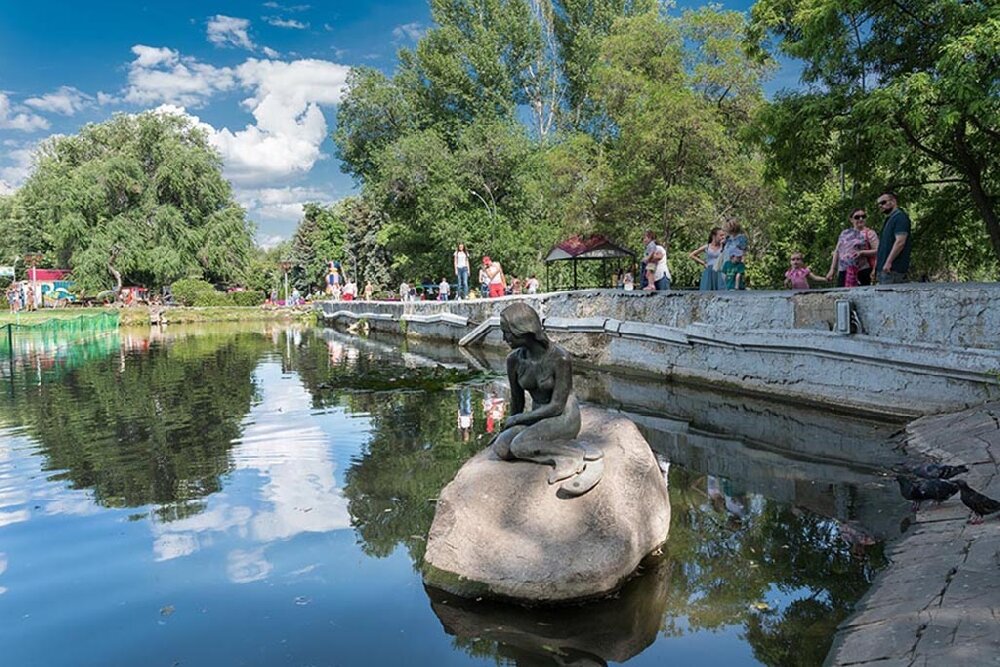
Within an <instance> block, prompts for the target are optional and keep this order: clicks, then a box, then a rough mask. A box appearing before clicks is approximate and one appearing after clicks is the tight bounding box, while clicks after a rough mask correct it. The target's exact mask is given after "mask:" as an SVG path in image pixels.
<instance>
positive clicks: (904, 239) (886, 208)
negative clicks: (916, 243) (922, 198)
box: [875, 190, 912, 285]
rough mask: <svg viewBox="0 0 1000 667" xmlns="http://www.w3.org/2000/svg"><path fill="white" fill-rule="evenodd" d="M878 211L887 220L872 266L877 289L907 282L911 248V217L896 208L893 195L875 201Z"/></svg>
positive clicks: (897, 205) (887, 194)
mask: <svg viewBox="0 0 1000 667" xmlns="http://www.w3.org/2000/svg"><path fill="white" fill-rule="evenodd" d="M877 203H878V207H879V209H880V210H881V211H882V214H883V215H885V216H886V220H885V224H884V225H883V226H882V237H881V238H880V239H879V245H878V254H877V255H876V258H875V266H876V268H877V269H878V282H879V284H880V285H893V284H896V283H905V282H907V274H908V273H909V271H910V246H911V245H912V238H911V236H912V235H911V233H910V232H911V229H910V228H911V224H910V216H908V215H907V214H906V211H904V210H903V209H901V208H899V200H898V198H897V197H896V193H894V192H891V191H889V190H887V191H885V192H883V193H882V194H881V195H880V196H879V198H878V202H877Z"/></svg>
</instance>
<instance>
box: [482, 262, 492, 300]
mask: <svg viewBox="0 0 1000 667" xmlns="http://www.w3.org/2000/svg"><path fill="white" fill-rule="evenodd" d="M489 266H490V258H489V257H483V263H482V265H480V267H479V295H480V296H481V297H483V298H484V299H485V298H486V297H488V296H489V295H490V274H489V272H488V271H487V269H488V268H489Z"/></svg>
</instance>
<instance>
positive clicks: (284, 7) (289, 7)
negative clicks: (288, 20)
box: [264, 2, 312, 12]
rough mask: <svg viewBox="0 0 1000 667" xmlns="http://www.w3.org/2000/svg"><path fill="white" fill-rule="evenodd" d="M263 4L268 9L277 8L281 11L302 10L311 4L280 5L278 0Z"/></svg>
mask: <svg viewBox="0 0 1000 667" xmlns="http://www.w3.org/2000/svg"><path fill="white" fill-rule="evenodd" d="M264 6H265V7H267V8H268V9H277V10H279V11H282V12H304V11H306V10H307V9H309V8H310V7H312V5H282V4H281V3H278V2H265V3H264Z"/></svg>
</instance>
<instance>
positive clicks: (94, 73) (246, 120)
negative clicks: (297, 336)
mask: <svg viewBox="0 0 1000 667" xmlns="http://www.w3.org/2000/svg"><path fill="white" fill-rule="evenodd" d="M293 2H301V3H302V4H293ZM293 2H277V1H273V0H272V1H263V2H261V1H256V2H249V1H243V2H237V1H234V0H196V1H194V0H171V1H169V2H168V1H157V2H153V1H149V0H147V1H146V2H142V0H91V1H90V2H86V3H81V2H79V1H78V0H77V1H74V2H69V1H65V0H58V1H54V0H34V1H32V0H0V194H9V193H10V192H13V191H14V190H16V188H17V187H19V186H20V185H21V184H22V183H23V182H24V180H25V179H26V178H27V176H28V175H29V174H30V172H31V167H32V162H31V160H32V154H33V151H34V148H35V147H36V146H37V144H38V143H39V142H40V141H42V140H44V139H45V138H47V137H49V136H51V135H53V134H72V133H75V132H77V131H78V130H79V129H80V127H82V126H83V125H85V124H86V123H91V122H101V121H103V120H106V119H107V118H109V117H110V116H111V114H113V113H115V112H128V113H136V112H140V111H144V110H147V109H157V108H160V107H165V108H169V109H171V110H173V111H175V112H177V113H185V114H188V115H190V116H192V117H193V118H194V119H196V121H197V122H198V123H201V124H202V125H203V127H204V129H205V130H206V131H207V132H208V136H209V139H210V141H211V143H212V145H213V146H214V147H215V148H216V149H218V150H219V152H220V153H221V155H222V158H223V164H224V173H225V176H226V177H227V178H228V179H229V180H230V181H231V182H232V184H233V190H234V194H235V196H236V199H237V201H239V202H240V204H242V205H243V206H244V207H246V209H247V213H248V216H249V218H250V219H251V220H253V221H254V223H255V224H256V225H257V240H258V243H260V244H261V245H263V246H270V245H273V244H274V243H276V242H278V241H280V240H281V239H284V238H289V237H290V236H291V234H292V233H293V232H294V230H295V226H296V224H297V222H298V221H299V219H300V217H301V214H302V204H303V203H305V202H310V201H314V202H322V203H330V202H333V201H336V200H338V199H341V198H343V197H345V196H347V195H350V194H352V193H353V192H356V191H357V187H358V186H357V184H355V183H354V182H353V180H352V178H351V177H350V176H348V175H346V174H344V173H342V172H341V170H340V164H339V162H338V160H337V159H336V157H335V156H334V146H333V143H332V141H331V139H330V135H331V133H332V131H333V129H334V126H335V122H336V112H337V105H338V103H339V102H340V100H341V98H342V96H343V94H344V87H345V83H346V79H347V76H348V74H349V72H350V69H351V68H352V67H357V66H368V67H376V68H379V69H382V70H383V71H385V72H386V73H391V72H392V71H393V69H394V68H395V65H396V53H397V51H398V50H399V49H400V48H404V47H412V46H413V45H414V44H415V43H416V40H417V39H419V38H420V36H421V35H422V34H423V33H424V32H425V31H426V30H427V28H428V26H429V25H430V24H431V19H430V9H429V7H428V4H427V2H426V0H372V1H369V2H364V1H361V0H357V1H354V2H349V1H345V0H335V1H330V0H325V1H323V2H320V1H319V0H293ZM306 3H311V4H306ZM679 4H680V5H682V6H694V5H696V4H701V3H700V2H695V1H694V0H682V2H680V3H679ZM721 4H722V5H723V6H725V7H726V8H729V9H736V10H740V11H746V10H747V8H748V7H749V5H750V2H749V0H728V1H726V2H722V3H721ZM792 74H794V72H792ZM790 76H791V75H790V74H789V68H788V67H784V68H783V69H782V70H781V71H779V73H778V75H777V76H776V78H775V79H774V80H773V81H772V83H771V84H770V86H771V88H774V87H783V86H785V85H793V84H794V82H793V81H791V80H790V78H789V77H790Z"/></svg>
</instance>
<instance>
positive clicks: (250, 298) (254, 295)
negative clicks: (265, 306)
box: [229, 290, 264, 306]
mask: <svg viewBox="0 0 1000 667" xmlns="http://www.w3.org/2000/svg"><path fill="white" fill-rule="evenodd" d="M229 296H230V297H231V298H232V300H233V303H235V304H236V305H237V306H259V305H261V304H262V303H264V293H263V292H258V291H257V290H247V291H245V292H230V294H229Z"/></svg>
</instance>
